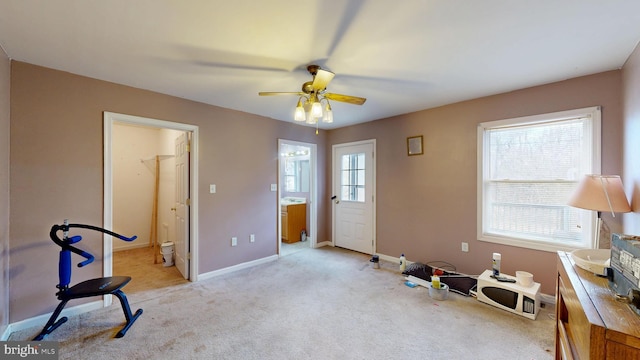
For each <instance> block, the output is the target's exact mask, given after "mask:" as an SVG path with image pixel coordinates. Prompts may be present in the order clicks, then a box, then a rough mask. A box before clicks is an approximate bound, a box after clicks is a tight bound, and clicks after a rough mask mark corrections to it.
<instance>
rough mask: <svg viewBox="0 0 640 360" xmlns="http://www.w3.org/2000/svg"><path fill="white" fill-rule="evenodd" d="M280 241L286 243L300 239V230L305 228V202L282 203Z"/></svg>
mask: <svg viewBox="0 0 640 360" xmlns="http://www.w3.org/2000/svg"><path fill="white" fill-rule="evenodd" d="M280 216H281V222H282V241H283V242H286V243H288V244H290V243H294V242H298V241H300V240H301V239H300V232H302V230H305V229H306V224H307V204H289V205H282V206H281V209H280Z"/></svg>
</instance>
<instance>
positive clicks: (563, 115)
mask: <svg viewBox="0 0 640 360" xmlns="http://www.w3.org/2000/svg"><path fill="white" fill-rule="evenodd" d="M585 116H590V117H591V120H592V122H591V142H592V143H591V154H590V160H591V161H590V165H591V169H584V171H585V173H584V174H599V173H600V162H601V155H600V154H601V141H600V138H601V110H600V107H599V106H594V107H588V108H582V109H575V110H568V111H560V112H554V113H548V114H542V115H533V116H525V117H519V118H512V119H504V120H497V121H489V122H484V123H480V124H479V125H478V135H477V136H478V137H477V139H478V142H477V145H478V152H477V153H478V160H477V164H478V169H477V171H478V173H477V196H478V203H477V207H478V210H477V225H476V228H477V237H478V240H480V241H486V242H492V243H497V244H503V245H510V246H517V247H523V248H529V249H535V250H542V251H549V252H556V251H570V250H574V249H581V248H593V247H594V246H595V236H594V232H595V228H596V221H597V213H596V212H595V211H588V210H580V211H581V219H582V225H583V228H582V230H583V237H582V238H583V240H582V242H581V243H580V244H579V245H577V244H573V245H570V244H568V243H563V242H554V241H541V240H539V239H521V238H513V237H507V236H501V235H498V234H490V233H486V232H485V231H484V207H485V206H484V197H485V194H484V190H485V188H486V187H485V182H486V181H487V177H488V174H489V171H488V164H486V162H485V161H484V160H485V158H487V157H488V151H487V149H485V146H484V145H485V136H487V134H486V131H487V130H490V129H497V128H505V127H512V126H521V125H531V124H541V123H546V122H553V121H559V120H568V119H572V118H578V117H585ZM585 156H588V155H587V154H585ZM587 163H589V162H587ZM584 174H577V178H576V184H577V183H578V182H579V181H580V179H581V178H582V176H584Z"/></svg>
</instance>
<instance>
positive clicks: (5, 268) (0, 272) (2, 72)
mask: <svg viewBox="0 0 640 360" xmlns="http://www.w3.org/2000/svg"><path fill="white" fill-rule="evenodd" d="M10 79H11V62H10V61H9V59H8V58H7V55H6V54H5V53H4V50H2V48H1V47H0V335H2V334H3V333H4V331H5V329H6V328H7V325H8V324H9V117H10V111H9V108H10V106H9V103H10V96H9V94H10V93H9V89H10V87H11V83H10Z"/></svg>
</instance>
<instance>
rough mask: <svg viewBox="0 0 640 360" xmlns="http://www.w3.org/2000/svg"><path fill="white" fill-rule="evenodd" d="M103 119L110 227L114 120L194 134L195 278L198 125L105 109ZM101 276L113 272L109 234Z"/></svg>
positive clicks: (194, 257)
mask: <svg viewBox="0 0 640 360" xmlns="http://www.w3.org/2000/svg"><path fill="white" fill-rule="evenodd" d="M103 120H104V123H103V125H104V215H103V223H104V225H103V227H104V228H106V229H111V228H112V226H113V159H112V151H113V147H112V141H113V124H114V123H115V122H119V123H126V124H133V125H143V126H149V127H157V128H167V129H173V130H180V131H189V132H191V133H193V136H192V141H191V163H190V172H191V176H190V178H191V180H190V181H191V184H190V186H191V206H190V210H189V211H190V217H191V219H190V226H191V234H190V235H191V236H190V243H191V245H190V252H191V255H190V265H189V280H190V281H194V282H195V281H198V272H197V269H198V138H199V136H198V126H195V125H189V124H183V123H176V122H170V121H164V120H157V119H151V118H145V117H140V116H133V115H125V114H118V113H112V112H107V111H105V112H104V114H103ZM103 239H104V241H103V244H104V247H103V254H104V257H103V261H102V263H103V274H104V275H103V276H105V277H107V276H111V275H112V274H113V256H112V255H113V243H112V239H111V236H109V235H106V234H105V235H104V237H103ZM109 305H111V296H110V295H108V296H105V297H104V306H109Z"/></svg>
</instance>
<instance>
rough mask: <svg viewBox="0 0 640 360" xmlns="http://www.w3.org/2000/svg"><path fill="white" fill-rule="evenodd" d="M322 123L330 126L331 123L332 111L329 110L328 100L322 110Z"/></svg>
mask: <svg viewBox="0 0 640 360" xmlns="http://www.w3.org/2000/svg"><path fill="white" fill-rule="evenodd" d="M322 122H325V123H327V124H331V123H332V122H333V111H332V110H331V105H329V100H327V106H326V107H325V108H324V114H323V115H322Z"/></svg>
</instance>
